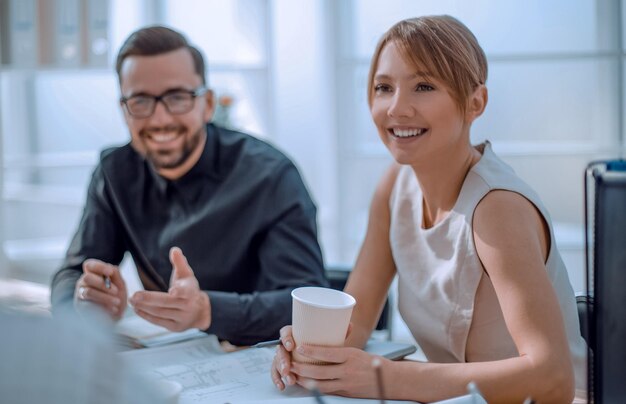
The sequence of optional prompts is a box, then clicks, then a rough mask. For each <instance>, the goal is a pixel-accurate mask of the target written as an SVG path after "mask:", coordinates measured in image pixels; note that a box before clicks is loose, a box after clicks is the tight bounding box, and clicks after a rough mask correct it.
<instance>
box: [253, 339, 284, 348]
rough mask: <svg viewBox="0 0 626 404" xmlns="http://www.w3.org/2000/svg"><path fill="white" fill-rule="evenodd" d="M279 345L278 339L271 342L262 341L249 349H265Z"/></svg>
mask: <svg viewBox="0 0 626 404" xmlns="http://www.w3.org/2000/svg"><path fill="white" fill-rule="evenodd" d="M278 344H280V340H279V339H273V340H271V341H263V342H259V343H257V344H254V345H252V346H251V348H266V347H268V346H276V345H278Z"/></svg>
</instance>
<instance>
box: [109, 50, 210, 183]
mask: <svg viewBox="0 0 626 404" xmlns="http://www.w3.org/2000/svg"><path fill="white" fill-rule="evenodd" d="M120 85H121V92H122V97H124V98H126V99H129V98H130V97H133V96H138V95H144V96H161V95H164V94H166V93H168V94H169V93H171V92H172V91H176V90H182V91H193V90H196V89H198V88H199V87H201V86H202V79H201V77H200V76H199V75H198V74H197V73H196V72H195V70H194V65H193V59H192V57H191V53H190V52H189V50H188V49H186V48H181V49H177V50H174V51H171V52H168V53H163V54H160V55H154V56H138V55H134V56H129V57H127V58H126V59H125V60H124V62H123V63H122V68H121V71H120ZM192 102H193V106H192V107H191V109H190V110H189V111H188V112H185V113H182V114H172V113H171V112H170V111H168V109H167V108H166V105H165V104H164V103H163V101H162V100H161V101H159V102H157V103H156V105H155V109H154V112H153V113H152V115H150V116H148V117H137V116H133V115H131V113H130V112H129V110H128V108H127V107H126V106H123V109H124V117H125V119H126V124H127V125H128V129H129V130H130V134H131V139H132V140H131V143H132V146H133V147H134V148H135V149H136V150H137V151H138V152H139V153H141V154H142V155H144V156H145V157H146V158H147V159H148V160H149V161H150V162H151V163H152V164H153V165H154V167H155V168H156V169H157V171H159V173H161V174H164V175H165V176H166V177H169V178H178V177H180V176H182V175H183V174H185V173H186V172H187V171H189V169H190V168H191V167H193V165H194V164H195V163H196V161H197V160H198V158H199V156H200V154H201V152H202V148H203V147H204V141H205V137H206V127H205V124H206V123H207V122H208V121H209V120H210V119H211V117H212V115H213V111H214V103H213V97H212V94H211V93H210V92H207V93H206V94H205V95H201V96H198V97H195V98H194V99H193V101H192Z"/></svg>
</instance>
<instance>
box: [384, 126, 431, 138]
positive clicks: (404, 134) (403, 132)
mask: <svg viewBox="0 0 626 404" xmlns="http://www.w3.org/2000/svg"><path fill="white" fill-rule="evenodd" d="M388 132H389V133H390V134H391V135H392V136H393V137H397V138H401V139H406V138H412V137H418V136H421V135H423V134H424V133H426V132H428V129H426V128H413V129H398V128H392V129H388Z"/></svg>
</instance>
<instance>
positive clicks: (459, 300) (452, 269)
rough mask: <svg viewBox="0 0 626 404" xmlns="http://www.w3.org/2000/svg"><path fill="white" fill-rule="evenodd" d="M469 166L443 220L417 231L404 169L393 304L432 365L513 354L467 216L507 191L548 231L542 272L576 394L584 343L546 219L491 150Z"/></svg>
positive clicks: (415, 193) (393, 237)
mask: <svg viewBox="0 0 626 404" xmlns="http://www.w3.org/2000/svg"><path fill="white" fill-rule="evenodd" d="M476 148H477V149H478V150H479V151H481V152H482V153H483V156H482V158H481V159H480V161H479V162H478V163H477V164H476V165H474V167H472V168H471V170H470V171H469V172H468V174H467V177H466V178H465V181H464V183H463V186H462V188H461V192H460V194H459V197H458V200H457V201H456V204H455V205H454V208H453V209H452V211H451V212H450V213H449V214H448V216H447V217H446V218H445V219H444V220H442V221H441V222H440V223H437V224H436V225H435V226H433V227H432V228H429V229H424V228H423V227H422V218H423V213H422V199H423V198H422V191H421V189H420V186H419V183H418V181H417V178H416V176H415V173H414V172H413V170H412V168H411V167H410V166H402V167H401V169H400V171H399V172H398V177H397V179H396V182H395V184H394V187H393V190H392V193H391V198H390V201H389V203H390V209H391V225H390V242H391V250H392V254H393V258H394V261H395V264H396V268H397V271H398V276H399V282H398V306H399V310H400V314H401V315H402V318H403V319H404V321H405V322H406V324H407V325H408V327H409V329H410V330H411V333H412V334H413V337H414V338H415V340H416V341H417V343H418V344H419V345H420V347H421V348H422V349H423V350H424V353H425V354H426V357H427V358H428V360H429V361H431V362H439V363H451V362H483V361H491V360H498V359H505V358H510V357H514V356H518V352H517V348H516V347H515V344H514V343H513V339H512V338H511V335H510V334H509V332H508V329H507V328H506V324H505V322H504V318H503V315H502V311H501V309H500V305H499V303H498V299H497V297H496V294H495V290H494V288H493V284H492V283H491V280H490V279H489V276H488V275H487V273H486V272H485V270H484V268H483V266H482V264H481V262H480V260H479V258H478V254H477V253H476V247H475V245H474V238H473V231H472V217H473V215H474V210H475V209H476V206H477V205H478V203H479V202H480V201H481V199H482V198H483V197H484V196H485V195H486V194H487V193H488V192H489V191H491V190H495V189H501V190H509V191H513V192H516V193H518V194H521V195H522V196H524V197H525V198H526V199H528V200H529V201H530V202H532V203H533V204H534V205H535V206H536V207H537V209H538V210H539V211H540V212H541V214H542V215H543V217H544V219H545V221H546V223H547V224H548V226H549V227H550V246H551V247H550V252H549V254H548V260H547V261H546V270H547V271H548V275H549V277H550V281H551V282H552V286H553V287H554V289H555V291H556V295H557V298H558V301H559V304H560V306H561V313H562V314H563V319H564V321H565V329H566V333H567V339H568V341H569V346H570V351H571V355H572V361H573V364H574V371H575V376H576V389H577V390H585V389H586V383H587V376H586V373H587V369H586V355H587V345H586V344H585V341H584V339H583V338H582V337H581V335H580V328H579V323H578V314H577V313H578V312H577V309H576V299H575V296H574V291H573V290H572V286H571V284H570V282H569V278H568V276H567V271H566V269H565V265H564V263H563V260H562V259H561V256H560V254H559V252H558V250H557V249H556V243H555V240H554V233H553V231H552V224H551V221H550V216H549V215H548V212H547V211H546V209H545V207H544V206H543V204H542V203H541V200H540V199H539V197H538V196H537V194H536V193H535V192H534V191H533V190H532V189H531V188H530V187H529V186H528V185H527V184H525V183H524V182H523V181H522V180H521V179H520V178H519V177H517V175H516V174H515V172H514V171H513V169H512V168H511V167H509V166H508V165H507V164H506V163H504V162H503V161H502V160H500V159H499V158H498V157H497V156H496V155H495V154H494V153H493V152H492V150H491V145H490V144H489V142H486V143H484V144H481V145H479V146H477V147H476Z"/></svg>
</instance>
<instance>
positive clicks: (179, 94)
mask: <svg viewBox="0 0 626 404" xmlns="http://www.w3.org/2000/svg"><path fill="white" fill-rule="evenodd" d="M207 91H208V90H207V89H206V88H205V87H199V88H197V89H195V90H170V91H167V92H165V93H163V94H161V95H157V96H154V95H145V94H140V95H133V96H132V97H128V98H127V97H122V98H121V99H120V102H121V103H122V104H124V105H125V106H126V110H127V111H128V113H129V114H130V115H131V116H132V117H135V118H148V117H150V116H152V114H154V110H155V109H156V104H157V102H159V101H161V102H162V103H163V105H164V106H165V109H167V112H169V113H170V114H172V115H180V114H186V113H187V112H189V111H191V109H192V108H193V104H194V100H195V99H196V97H199V96H201V95H203V94H204V93H206V92H207Z"/></svg>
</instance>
